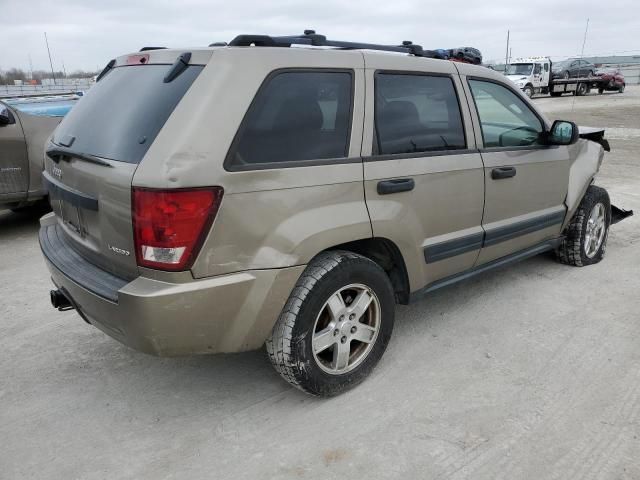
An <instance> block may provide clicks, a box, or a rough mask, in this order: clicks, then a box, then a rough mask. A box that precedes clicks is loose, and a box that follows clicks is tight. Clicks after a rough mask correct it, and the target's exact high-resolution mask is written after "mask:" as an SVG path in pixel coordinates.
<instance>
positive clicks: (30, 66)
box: [29, 54, 33, 80]
mask: <svg viewBox="0 0 640 480" xmlns="http://www.w3.org/2000/svg"><path fill="white" fill-rule="evenodd" d="M29 80H33V62H32V61H31V54H29Z"/></svg>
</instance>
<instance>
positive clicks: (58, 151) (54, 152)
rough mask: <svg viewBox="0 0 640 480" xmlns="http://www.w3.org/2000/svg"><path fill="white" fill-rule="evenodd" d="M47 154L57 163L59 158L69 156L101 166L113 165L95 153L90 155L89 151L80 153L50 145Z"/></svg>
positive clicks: (67, 157)
mask: <svg viewBox="0 0 640 480" xmlns="http://www.w3.org/2000/svg"><path fill="white" fill-rule="evenodd" d="M46 153H47V156H48V157H49V158H50V159H51V160H53V161H54V162H55V163H58V162H59V161H60V160H65V159H69V158H71V157H73V158H77V159H78V160H84V161H85V162H90V163H95V164H96V165H102V166H103V167H113V165H111V164H110V163H109V162H107V161H105V160H102V159H101V158H99V157H96V156H95V155H91V154H89V153H81V152H74V151H73V150H71V149H70V148H65V147H57V146H56V147H50V148H48V149H47V151H46Z"/></svg>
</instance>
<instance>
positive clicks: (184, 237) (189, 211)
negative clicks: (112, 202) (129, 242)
mask: <svg viewBox="0 0 640 480" xmlns="http://www.w3.org/2000/svg"><path fill="white" fill-rule="evenodd" d="M222 193H223V190H222V188H221V187H212V188H196V189H188V190H182V189H181V190H156V189H152V188H136V187H134V188H133V232H134V238H135V247H136V259H137V261H138V265H139V266H141V267H149V268H155V269H159V270H170V271H179V270H187V269H189V268H190V267H191V265H192V264H193V261H194V260H195V257H196V256H197V255H198V252H199V250H200V248H201V247H202V243H203V242H204V239H205V237H206V236H207V234H208V232H209V230H210V228H211V225H212V223H213V220H214V218H215V216H216V213H218V208H219V206H220V201H221V200H222Z"/></svg>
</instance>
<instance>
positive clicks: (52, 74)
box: [44, 32, 56, 85]
mask: <svg viewBox="0 0 640 480" xmlns="http://www.w3.org/2000/svg"><path fill="white" fill-rule="evenodd" d="M44 41H45V42H46V44H47V53H48V54H49V65H50V66H51V76H52V77H53V84H54V85H55V84H56V74H55V73H53V62H52V61H51V50H49V39H47V32H44Z"/></svg>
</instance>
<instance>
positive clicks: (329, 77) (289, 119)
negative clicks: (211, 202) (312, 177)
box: [225, 70, 353, 170]
mask: <svg viewBox="0 0 640 480" xmlns="http://www.w3.org/2000/svg"><path fill="white" fill-rule="evenodd" d="M352 104H353V77H352V74H351V72H348V71H345V72H336V71H326V72H323V71H316V70H314V71H283V72H277V73H275V74H273V75H271V76H270V77H269V78H267V80H266V81H265V83H264V84H263V86H262V87H261V88H260V90H259V91H258V93H257V95H256V97H255V99H254V101H253V103H252V105H251V106H250V107H249V111H248V112H247V114H246V115H245V118H244V120H243V122H242V125H241V127H240V129H239V130H238V133H237V135H236V138H235V140H234V142H233V145H232V147H231V149H230V151H229V155H228V156H227V160H226V162H225V166H226V167H227V168H228V169H230V170H247V169H249V170H250V169H254V168H264V167H273V168H278V167H283V166H295V165H296V162H303V161H308V160H330V159H340V158H344V157H347V156H348V151H349V136H350V130H351V112H352ZM290 162H294V163H293V165H290Z"/></svg>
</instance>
